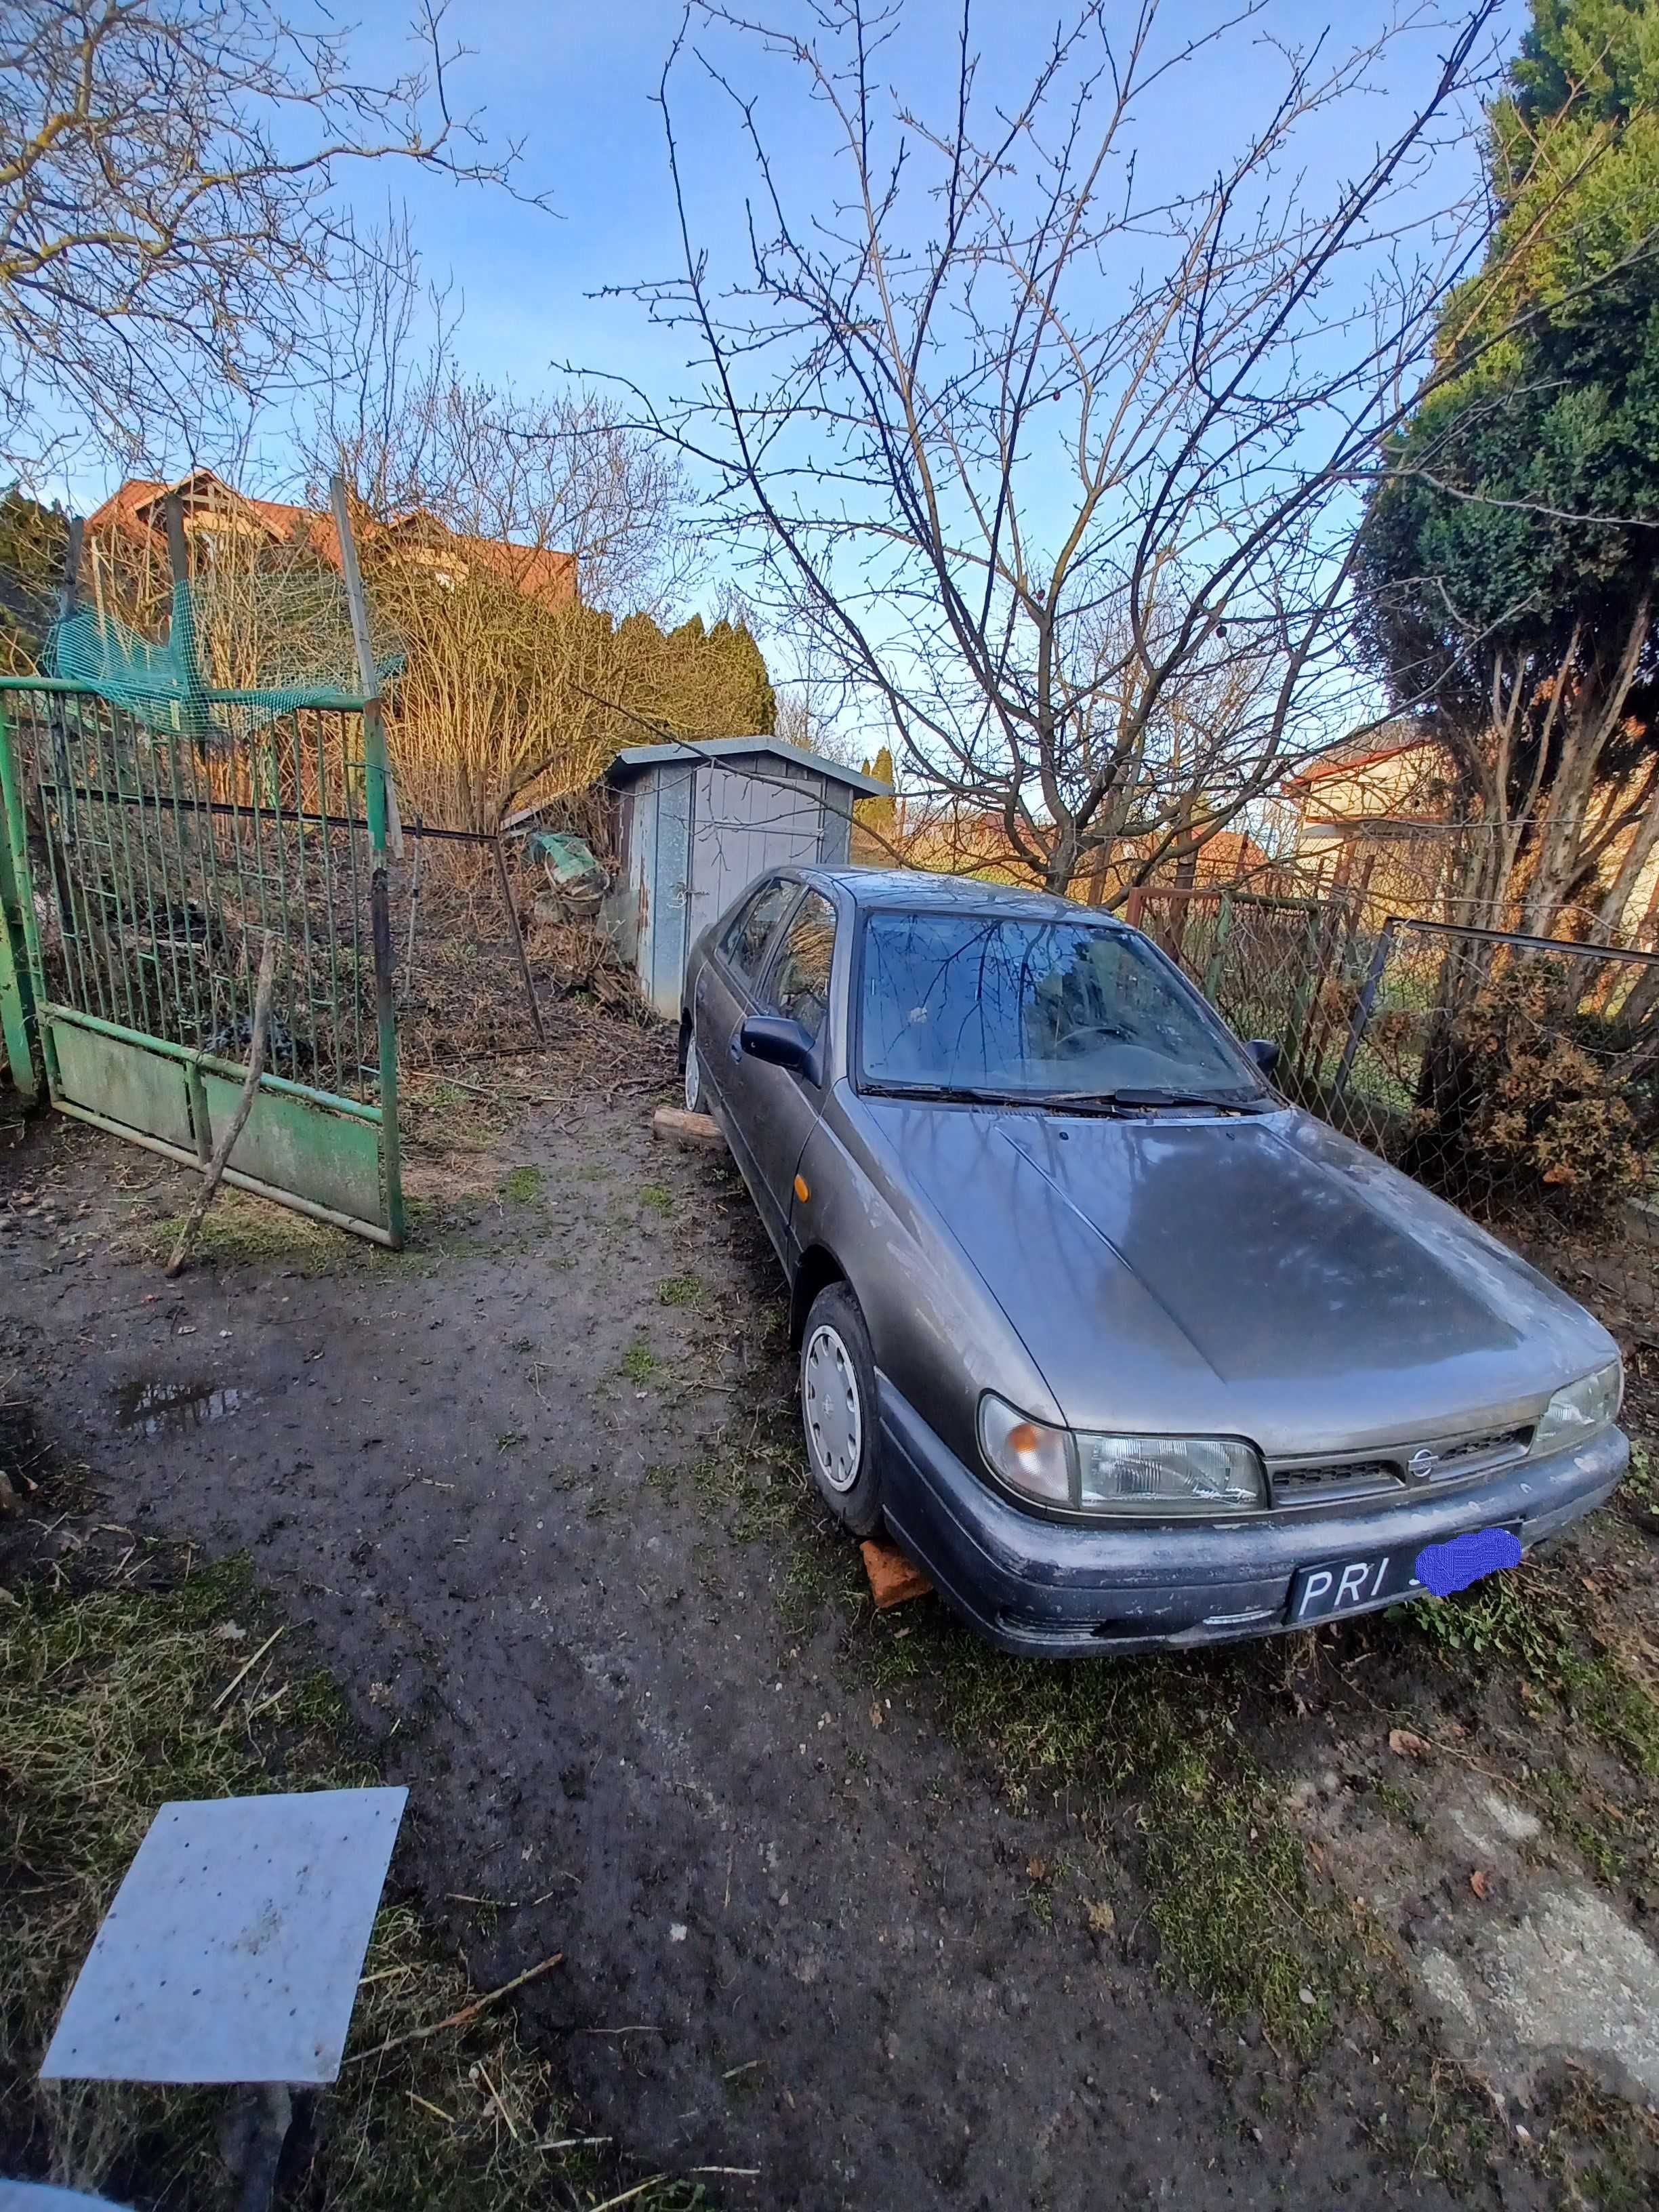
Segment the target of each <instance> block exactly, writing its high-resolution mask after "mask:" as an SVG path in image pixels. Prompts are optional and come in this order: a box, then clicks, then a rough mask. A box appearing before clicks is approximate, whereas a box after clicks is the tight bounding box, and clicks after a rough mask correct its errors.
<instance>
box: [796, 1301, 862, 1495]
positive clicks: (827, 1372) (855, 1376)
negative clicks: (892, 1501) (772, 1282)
mask: <svg viewBox="0 0 1659 2212" xmlns="http://www.w3.org/2000/svg"><path fill="white" fill-rule="evenodd" d="M800 1419H801V1430H802V1432H803V1434H804V1435H805V1439H806V1462H807V1465H808V1466H809V1467H810V1468H811V1470H812V1480H813V1481H814V1482H815V1483H816V1484H817V1487H818V1495H819V1496H820V1497H821V1498H823V1502H824V1504H826V1505H827V1506H828V1507H829V1510H830V1511H831V1512H832V1513H833V1514H834V1515H835V1516H836V1520H837V1521H839V1522H841V1524H842V1528H846V1529H848V1530H850V1532H851V1533H852V1534H854V1536H872V1535H873V1534H875V1532H876V1530H877V1529H878V1528H879V1527H880V1526H881V1477H880V1474H879V1471H878V1466H877V1457H876V1363H875V1358H874V1356H873V1354H872V1352H871V1350H870V1334H869V1331H868V1330H867V1329H866V1328H865V1326H864V1316H863V1315H862V1314H861V1313H860V1311H859V1302H858V1300H857V1299H856V1298H855V1297H854V1296H853V1293H852V1292H851V1291H849V1290H848V1287H847V1285H846V1284H845V1283H831V1284H830V1285H829V1287H828V1288H827V1289H825V1290H822V1291H819V1292H818V1295H817V1297H816V1298H814V1299H813V1301H812V1310H811V1312H810V1313H809V1314H808V1315H807V1316H806V1328H805V1334H803V1336H802V1338H801V1346H800Z"/></svg>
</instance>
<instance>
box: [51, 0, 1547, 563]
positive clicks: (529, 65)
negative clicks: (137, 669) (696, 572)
mask: <svg viewBox="0 0 1659 2212" xmlns="http://www.w3.org/2000/svg"><path fill="white" fill-rule="evenodd" d="M755 4H756V5H757V7H759V6H765V5H767V4H768V0H755ZM1240 4H1241V0H1232V4H1231V5H1229V4H1228V0H1166V5H1165V9H1164V17H1163V23H1164V32H1163V35H1164V37H1165V38H1166V40H1170V41H1174V40H1176V38H1177V37H1178V36H1179V35H1181V34H1190V33H1191V32H1192V31H1194V29H1196V28H1198V27H1201V26H1202V25H1204V24H1206V23H1207V22H1209V21H1213V20H1215V18H1216V17H1217V16H1218V15H1222V14H1224V13H1225V14H1233V13H1236V12H1237V8H1238V6H1239V5H1240ZM1453 9H1454V0H1438V4H1437V5H1432V4H1431V5H1430V6H1423V7H1419V5H1418V4H1416V0H1347V5H1346V7H1344V8H1342V9H1338V8H1336V7H1335V6H1334V4H1333V0H1266V3H1265V5H1264V6H1263V7H1262V8H1261V11H1260V13H1259V14H1258V15H1257V16H1256V17H1255V21H1253V22H1252V23H1251V24H1250V25H1249V27H1247V28H1246V29H1245V30H1244V31H1243V32H1242V33H1235V34H1233V35H1232V36H1231V38H1230V39H1229V40H1228V42H1227V44H1226V46H1225V48H1224V49H1223V50H1221V51H1219V52H1212V53H1210V54H1206V55H1202V56H1200V58H1198V59H1197V60H1196V61H1195V62H1194V63H1193V64H1189V65H1188V66H1186V67H1185V68H1183V69H1182V71H1181V73H1180V75H1179V76H1178V78H1176V79H1173V80H1172V81H1171V85H1172V96H1171V97H1170V99H1168V100H1165V101H1164V105H1163V106H1162V107H1161V109H1155V110H1154V112H1153V115H1152V120H1151V123H1150V125H1149V127H1148V128H1146V130H1145V131H1143V133H1142V137H1141V141H1140V144H1139V161H1140V164H1141V175H1142V179H1143V182H1147V181H1158V182H1163V181H1166V180H1167V182H1168V184H1169V185H1170V186H1171V188H1179V187H1181V186H1182V185H1188V186H1190V185H1194V184H1196V183H1198V182H1199V181H1200V180H1201V179H1204V178H1205V177H1206V176H1207V174H1208V173H1210V172H1211V171H1212V169H1213V167H1215V165H1216V163H1217V162H1218V161H1219V160H1220V159H1221V158H1222V156H1223V155H1224V154H1225V153H1226V152H1227V151H1228V150H1230V149H1231V148H1232V147H1234V146H1235V145H1236V144H1237V142H1238V139H1239V137H1240V134H1241V132H1243V131H1245V130H1246V129H1248V127H1249V124H1250V123H1251V122H1252V121H1253V120H1254V119H1255V118H1258V117H1260V116H1261V114H1263V113H1265V112H1267V110H1268V109H1270V108H1271V106H1272V104H1273V100H1274V99H1275V98H1276V96H1277V94H1278V91H1279V88H1280V86H1281V85H1282V82H1283V80H1284V76H1285V67H1286V64H1285V56H1284V53H1283V52H1282V51H1281V49H1282V48H1285V47H1290V48H1297V47H1302V48H1305V47H1307V46H1311V45H1313V44H1314V43H1316V41H1318V40H1320V39H1321V38H1322V37H1326V36H1328V38H1329V40H1331V41H1332V42H1333V44H1334V45H1335V46H1340V47H1343V48H1346V46H1348V45H1350V44H1352V43H1353V42H1354V41H1356V40H1359V39H1360V38H1362V37H1363V36H1364V35H1366V34H1367V33H1369V32H1370V30H1371V29H1372V28H1374V27H1376V25H1378V24H1380V23H1381V22H1382V21H1383V19H1384V17H1385V15H1389V14H1395V15H1398V14H1400V13H1401V12H1403V13H1405V14H1407V15H1411V16H1413V17H1420V18H1422V26H1421V28H1420V29H1419V31H1418V32H1417V33H1414V34H1413V35H1412V36H1409V37H1407V39H1406V40H1404V41H1403V42H1402V43H1401V44H1400V45H1399V46H1395V48H1393V49H1392V50H1391V58H1390V64H1389V76H1388V79H1387V81H1385V82H1381V83H1378V84H1377V85H1376V87H1375V88H1374V90H1373V91H1372V93H1371V94H1370V96H1369V97H1368V98H1366V99H1365V100H1361V101H1358V102H1356V103H1354V104H1352V105H1351V106H1347V107H1346V108H1345V109H1344V111H1343V112H1342V115H1341V117H1340V121H1338V122H1337V123H1335V124H1333V123H1332V121H1331V120H1330V119H1325V120H1322V122H1321V123H1320V124H1319V125H1317V127H1316V129H1315V131H1313V132H1312V133H1310V135H1309V137H1307V139H1306V141H1305V143H1304V146H1303V148H1302V153H1303V157H1304V160H1305V161H1306V162H1307V165H1308V166H1307V169H1306V173H1305V178H1304V190H1305V192H1306V194H1307V196H1308V197H1309V198H1310V200H1318V201H1324V200H1325V199H1326V198H1327V197H1328V196H1329V195H1330V194H1331V193H1332V192H1333V191H1334V190H1335V188H1336V187H1337V186H1338V185H1339V184H1340V179H1342V177H1343V176H1344V175H1345V174H1346V172H1347V170H1348V168H1349V167H1350V165H1351V164H1352V163H1353V162H1354V161H1356V160H1358V161H1361V162H1363V161H1364V156H1365V154H1366V153H1367V152H1368V150H1369V147H1370V143H1372V141H1373V140H1374V139H1375V138H1377V137H1383V136H1385V135H1386V134H1387V133H1388V131H1389V128H1390V125H1391V123H1392V121H1393V120H1394V119H1395V118H1396V117H1397V116H1398V115H1399V114H1401V112H1403V111H1404V110H1405V109H1406V108H1407V105H1408V103H1412V102H1414V100H1415V99H1416V97H1417V96H1418V95H1419V94H1420V92H1421V90H1422V89H1423V88H1424V86H1425V84H1426V82H1428V81H1429V79H1430V77H1431V74H1432V72H1433V70H1434V64H1435V60H1436V56H1437V53H1438V52H1441V51H1442V50H1443V46H1444V45H1445V43H1446V37H1447V33H1446V32H1445V30H1444V29H1443V27H1438V26H1437V24H1436V23H1435V22H1434V21H1432V20H1431V18H1432V16H1433V15H1438V17H1439V19H1440V24H1441V25H1443V23H1444V22H1445V21H1447V20H1449V18H1450V17H1451V15H1452V14H1453ZM681 12H682V11H681V6H680V0H608V4H607V0H599V4H597V5H596V4H593V0H584V4H582V5H580V6H578V5H573V4H571V0H544V4H543V5H541V6H540V7H539V8H537V7H535V6H533V5H532V7H529V8H526V7H525V6H524V4H523V0H510V3H509V0H457V4H456V5H455V6H454V7H453V9H452V13H451V16H450V19H449V22H448V25H447V29H448V30H449V31H450V32H451V33H453V35H455V36H457V37H458V38H459V40H461V41H462V42H463V43H464V44H465V46H468V47H470V48H471V49H472V50H473V51H472V52H471V55H470V56H469V58H466V59H465V61H463V62H462V63H461V64H459V65H458V67H457V68H456V70H455V71H454V73H453V80H452V84H451V99H452V103H453V106H455V107H456V108H458V109H459V110H462V111H472V110H481V111H482V117H483V125H484V127H485V129H486V131H488V133H489V137H490V138H491V139H492V140H493V141H494V142H495V143H497V144H499V143H502V142H504V141H507V140H517V141H520V142H521V143H522V147H523V154H522V161H521V166H520V179H521V180H522V182H523V184H524V185H526V187H530V188H533V189H538V190H541V191H544V192H545V193H546V194H547V196H548V198H549V202H550V211H545V212H544V211H542V210H538V209H535V208H532V207H528V206H525V205H521V204H516V203H515V202H513V201H512V200H510V199H508V198H507V197H505V196H504V195H501V194H500V193H494V192H489V191H481V190H479V189H477V188H469V187H463V186H455V185H451V184H448V183H447V182H445V181H444V180H443V179H441V178H437V177H434V176H430V175H427V174H423V173H420V172H417V171H413V170H410V169H407V168H404V169H398V170H393V169H392V168H390V167H372V168H369V167H366V168H363V169H362V170H360V171H358V172H357V173H356V176H357V183H356V187H355V191H356V204H357V207H358V209H359V211H360V212H361V213H362V215H363V216H366V217H368V218H369V219H371V220H372V219H373V218H374V216H376V215H377V214H378V213H380V211H382V210H384V208H385V205H386V199H387V197H388V194H391V195H392V196H393V197H396V198H397V199H398V200H400V201H402V202H403V203H404V204H405V205H406V207H407V210H408V212H409V216H410V221H411V224H412V227H413V230H414V234H415V236H416V242H417V244H418V246H419V248H420V251H421V253H422V258H423V263H424V267H425V271H426V273H427V275H428V277H429V278H431V279H433V280H435V281H436V282H438V283H448V284H449V285H451V286H452V287H453V295H452V304H454V303H457V302H459V304H460V305H461V306H462V307H463V309H464V313H463V319H462V321H461V324H460V328H459V340H458V351H459V356H460V359H461V362H462V363H463V365H464V366H465V368H468V369H469V370H471V371H472V372H474V373H476V374H479V375H482V376H484V377H487V378H489V379H490V380H509V379H510V380H513V382H514V383H516V384H517V385H519V386H520V387H524V388H530V389H534V388H536V387H538V386H548V385H550V384H552V383H553V382H555V381H556V369H555V367H554V364H556V362H560V361H563V360H568V361H570V362H574V363H576V364H579V365H580V366H581V367H583V368H588V369H591V370H594V371H607V370H609V371H613V372H617V373H619V374H626V375H628V376H629V377H631V378H633V379H635V380H637V381H638V382H640V383H641V384H643V385H645V386H647V387H649V388H650V389H652V390H653V391H654V392H659V393H664V392H667V391H669V390H671V389H672V388H674V387H676V386H678V385H679V384H680V383H681V382H682V381H683V375H684V355H685V347H684V343H681V342H679V341H678V340H677V339H676V338H675V337H673V336H672V335H671V334H670V333H666V332H664V331H659V330H654V329H653V327H652V326H651V325H650V324H649V322H648V320H647V317H646V315H645V313H644V311H643V309H642V308H641V307H639V306H638V305H637V304H636V303H635V302H634V301H630V300H627V299H609V300H607V299H604V298H599V297H596V296H595V295H598V294H599V293H600V292H601V291H602V290H603V289H604V288H605V286H607V285H616V284H625V283H629V282H631V281H635V280H638V279H642V278H649V277H652V276H671V275H672V274H674V273H675V272H676V271H677V270H678V267H679V265H680V247H679V240H678V234H677V231H676V228H675V222H674V215H673V208H672V204H671V197H670V195H669V191H668V179H667V167H666V160H665V149H664V142H663V134H662V125H661V118H660V116H659V111H658V110H657V108H656V107H655V106H653V99H652V95H653V92H654V91H655V89H656V87H657V84H658V81H659V76H660V72H661V70H662V66H663V63H664V60H665V56H666V54H667V52H668V51H669V48H670V46H671V41H672V40H673V38H674V35H675V33H676V31H677V30H678V27H679V25H680V21H681ZM769 12H771V13H773V14H774V15H776V16H777V17H779V18H781V19H782V20H786V21H787V20H790V19H791V18H793V20H794V21H801V20H802V19H803V17H804V15H805V12H806V11H805V8H804V7H803V6H802V5H801V4H800V0H770V8H769ZM957 14H958V10H957V6H956V5H955V4H954V0H908V4H907V6H906V10H905V27H904V33H903V40H902V44H901V45H899V46H895V47H894V48H893V49H891V50H890V54H889V55H888V56H887V57H884V66H883V67H882V68H881V69H880V70H879V71H878V74H880V75H882V76H886V77H894V76H896V78H897V79H898V81H899V82H901V84H902V88H903V90H904V92H905V94H906V95H907V96H908V97H909V98H911V99H913V100H915V102H916V103H917V104H918V105H920V106H922V107H923V108H924V109H927V108H930V107H932V108H933V109H934V110H935V112H937V105H938V103H937V100H935V99H934V97H933V95H934V94H941V95H942V94H943V93H944V92H945V88H946V84H945V79H946V74H947V73H948V70H949V67H950V64H951V58H952V55H953V41H954V36H955V30H956V25H957ZM1121 14H1122V16H1123V18H1124V21H1125V23H1126V25H1127V21H1129V19H1130V18H1131V16H1132V14H1133V5H1132V0H1122V5H1121ZM1055 16H1056V0H1046V4H1044V0H1036V4H1034V0H983V4H981V5H980V6H979V7H978V9H976V14H975V37H976V40H977V42H978V43H980V44H981V46H983V47H984V49H985V52H986V55H987V61H986V81H987V82H988V83H991V84H998V83H1000V82H1002V81H1003V80H1004V78H1005V76H1006V80H1007V81H1008V82H1010V83H1011V84H1012V83H1014V82H1018V81H1021V80H1024V78H1026V77H1028V76H1029V75H1030V70H1031V69H1032V68H1033V67H1034V65H1035V63H1036V57H1037V53H1038V51H1039V49H1040V46H1041V45H1042V42H1043V40H1044V39H1045V38H1046V36H1047V35H1048V34H1049V33H1050V32H1051V30H1052V27H1053V24H1054V21H1055ZM356 21H357V23H358V30H357V32H356V36H355V40H354V53H355V57H356V61H357V63H358V65H359V67H360V69H361V70H362V74H363V75H364V76H369V77H374V78H379V79H389V78H391V77H392V76H396V75H397V74H398V71H399V70H402V69H404V68H406V67H408V66H410V64H411V62H412V61H414V60H415V59H416V58H417V55H418V50H417V49H416V48H415V47H413V46H411V45H410V42H409V38H408V32H407V24H408V0H360V5H359V9H358V11H357V15H356ZM1521 21H1522V9H1520V8H1519V6H1518V5H1516V0H1510V12H1509V15H1508V17H1507V19H1506V21H1505V23H1504V32H1505V39H1504V43H1505V45H1506V46H1511V47H1512V46H1513V43H1514V40H1515V38H1516V35H1517V34H1518V31H1519V27H1520V24H1521ZM755 73H758V71H757V72H755ZM676 99H677V117H678V121H679V125H680V129H681V131H682V142H683V148H684V155H685V158H686V166H687V169H688V173H689V174H690V178H691V180H692V193H693V204H694V211H695V215H696V222H697V226H698V228H699V232H700V234H702V235H703V236H705V237H707V238H709V239H712V240H724V241H726V242H727V243H728V244H731V245H733V246H735V245H736V244H737V243H738V241H740V239H741V225H742V219H743V217H742V202H741V192H742V190H743V188H744V185H745V184H746V182H747V172H746V170H745V169H744V166H743V165H742V164H741V162H740V161H738V159H737V158H736V156H737V153H738V148H737V145H736V140H735V129H734V124H733V120H732V114H731V111H730V108H729V106H728V105H727V104H726V102H725V100H723V98H722V97H721V96H720V94H717V93H715V92H714V90H713V89H712V88H708V86H707V84H706V83H700V82H699V80H698V78H697V76H696V71H695V70H687V71H685V72H684V75H683V77H682V79H681V88H680V89H679V90H678V92H677V95H676ZM769 114H770V116H771V117H772V118H773V120H774V124H775V129H774V134H773V135H774V142H775V144H776V145H777V147H778V148H779V149H780V152H781V159H782V161H783V163H784V165H785V172H786V178H787V182H788V183H790V184H791V185H793V186H794V187H796V188H798V190H799V191H801V192H803V193H805V194H806V195H808V196H810V197H811V199H812V200H813V201H814V203H815V204H819V205H823V204H826V203H827V202H828V201H829V198H830V197H832V196H833V192H834V191H835V189H836V185H835V175H836V173H835V169H834V167H833V165H832V163H831V162H830V161H829V156H828V153H827V148H826V144H825V142H824V139H823V135H822V132H821V131H819V130H818V129H817V126H816V124H815V119H814V118H813V117H812V115H811V113H810V112H808V111H807V110H806V109H805V107H804V106H802V105H801V104H800V103H799V101H796V102H795V103H794V104H793V106H789V107H787V108H779V107H773V108H771V109H770V110H769ZM779 126H781V127H779ZM1473 159H1474V157H1473V153H1472V150H1471V149H1469V148H1468V147H1463V148H1461V149H1455V150H1454V151H1453V152H1452V153H1450V154H1449V155H1447V157H1446V164H1445V167H1446V170H1447V172H1448V173H1443V174H1442V173H1437V174H1436V175H1435V176H1434V178H1433V179H1431V187H1432V190H1433V191H1434V193H1435V195H1436V201H1437V204H1439V202H1440V201H1441V200H1443V199H1446V198H1450V197H1455V194H1456V192H1457V191H1458V189H1459V188H1460V186H1461V185H1462V183H1464V182H1466V181H1467V180H1468V176H1469V175H1470V174H1471V173H1472V165H1473ZM728 265H730V264H728ZM283 460H284V454H283V445H282V439H281V434H280V429H279V428H278V426H277V425H276V423H275V422H270V423H268V424H267V425H266V426H265V428H264V435H262V437H261V438H260V440H259V441H258V463H256V465H255V466H254V467H253V469H252V470H251V471H249V482H250V488H252V489H262V488H264V489H273V490H276V489H283V488H285V486H284V484H283V477H284V475H285V471H284V468H283ZM181 465H182V461H181ZM261 477H263V478H264V483H263V484H262V483H261V482H260V478H261ZM104 488H105V487H104V486H102V485H100V484H94V483H86V484H82V483H76V485H75V486H74V487H73V493H74V495H75V497H76V501H77V503H84V502H85V501H86V500H87V499H88V498H89V497H95V496H97V495H100V494H101V490H102V489H104ZM707 580H708V587H709V591H710V594H711V596H712V592H713V590H714V588H715V587H716V586H717V585H718V583H719V580H720V579H719V577H718V575H717V574H714V572H713V571H712V570H711V571H709V572H708V578H707Z"/></svg>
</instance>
